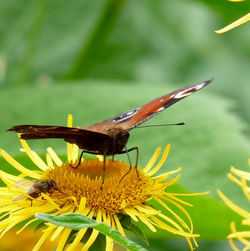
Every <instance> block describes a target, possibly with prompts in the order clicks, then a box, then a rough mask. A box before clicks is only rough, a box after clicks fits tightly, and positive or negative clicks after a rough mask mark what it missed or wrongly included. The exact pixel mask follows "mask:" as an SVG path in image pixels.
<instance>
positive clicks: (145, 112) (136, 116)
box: [87, 79, 213, 132]
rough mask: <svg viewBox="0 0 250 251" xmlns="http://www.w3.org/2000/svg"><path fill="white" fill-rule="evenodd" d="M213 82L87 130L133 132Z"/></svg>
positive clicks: (181, 92) (139, 108)
mask: <svg viewBox="0 0 250 251" xmlns="http://www.w3.org/2000/svg"><path fill="white" fill-rule="evenodd" d="M212 81H213V79H211V80H207V81H203V82H201V83H199V84H196V85H192V86H188V87H185V88H182V89H179V90H176V91H174V92H171V93H169V94H167V95H165V96H162V97H160V98H157V99H154V100H153V101H151V102H149V103H147V104H146V105H144V106H142V107H138V108H135V109H132V110H129V111H127V112H123V113H121V114H120V115H118V116H116V117H114V118H111V119H107V120H104V121H102V122H100V123H97V124H94V125H91V126H89V127H87V129H88V130H93V131H96V132H103V131H105V128H107V127H111V128H122V129H124V130H131V129H133V128H135V127H137V126H139V125H140V124H142V123H144V122H145V121H147V120H149V119H150V118H152V117H154V116H155V115H157V114H158V113H159V112H161V111H163V110H165V109H166V108H168V107H169V106H171V105H173V104H174V103H176V102H178V101H180V100H181V99H183V98H185V97H188V96H189V95H191V94H193V93H194V92H196V91H198V90H200V89H201V88H203V87H205V86H206V85H208V84H209V83H211V82H212Z"/></svg>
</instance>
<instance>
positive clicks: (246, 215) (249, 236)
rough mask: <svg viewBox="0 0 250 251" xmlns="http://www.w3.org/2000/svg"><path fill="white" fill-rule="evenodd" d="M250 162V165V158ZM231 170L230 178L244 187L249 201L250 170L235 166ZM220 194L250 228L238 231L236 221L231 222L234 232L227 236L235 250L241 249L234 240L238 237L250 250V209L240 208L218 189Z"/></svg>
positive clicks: (244, 224)
mask: <svg viewBox="0 0 250 251" xmlns="http://www.w3.org/2000/svg"><path fill="white" fill-rule="evenodd" d="M248 163H249V165H250V159H248ZM230 171H231V172H230V173H229V174H228V178H229V179H230V180H232V181H233V182H234V183H236V184H237V185H238V186H240V187H241V188H242V192H243V193H244V195H245V196H246V198H247V199H248V201H250V186H249V185H248V184H247V182H249V181H250V172H246V171H242V170H239V169H236V168H234V167H231V170H230ZM218 194H219V196H220V197H221V198H222V200H223V201H224V202H225V203H226V204H227V206H228V207H230V208H231V209H232V210H233V211H235V212H236V213H237V214H239V215H240V216H241V217H242V218H243V219H242V222H241V224H242V225H243V226H246V227H248V228H249V230H248V231H237V229H236V224H235V222H231V224H230V229H231V232H232V233H231V234H229V235H228V236H227V238H228V239H229V243H230V245H231V247H232V249H233V250H235V251H239V250H240V249H238V248H237V246H236V245H235V243H234V242H233V240H234V239H237V240H238V241H239V242H240V243H242V244H243V246H245V248H244V250H249V249H250V211H249V210H244V209H242V208H240V207H239V206H237V205H236V204H234V203H233V202H232V201H230V200H229V199H228V198H227V197H226V196H225V195H224V194H223V193H222V192H221V191H220V190H218ZM242 250H243V249H242Z"/></svg>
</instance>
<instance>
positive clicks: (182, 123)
mask: <svg viewBox="0 0 250 251" xmlns="http://www.w3.org/2000/svg"><path fill="white" fill-rule="evenodd" d="M176 125H177V126H179V125H186V123H185V122H180V123H175V124H162V125H145V126H137V127H135V128H146V127H159V126H176Z"/></svg>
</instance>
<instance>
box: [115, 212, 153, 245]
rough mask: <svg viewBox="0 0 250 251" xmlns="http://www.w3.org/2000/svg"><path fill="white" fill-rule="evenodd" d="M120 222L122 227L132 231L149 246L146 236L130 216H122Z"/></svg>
mask: <svg viewBox="0 0 250 251" xmlns="http://www.w3.org/2000/svg"><path fill="white" fill-rule="evenodd" d="M119 220H120V222H121V225H122V226H123V227H124V228H125V229H127V230H129V231H131V232H132V233H133V234H135V235H136V236H137V237H139V238H140V239H141V240H142V241H143V242H144V243H145V244H147V245H149V242H148V239H147V236H146V234H145V233H144V232H143V231H142V230H141V229H140V228H139V227H137V226H136V225H135V222H134V221H132V219H131V218H130V217H129V216H128V215H122V216H121V219H119ZM142 229H143V228H142Z"/></svg>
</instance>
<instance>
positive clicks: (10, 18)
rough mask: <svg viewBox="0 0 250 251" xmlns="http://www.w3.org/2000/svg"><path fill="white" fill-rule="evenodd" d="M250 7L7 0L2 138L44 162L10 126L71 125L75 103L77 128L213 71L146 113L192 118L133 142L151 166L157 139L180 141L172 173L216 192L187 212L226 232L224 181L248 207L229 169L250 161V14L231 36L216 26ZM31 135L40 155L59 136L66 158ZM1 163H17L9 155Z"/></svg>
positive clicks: (140, 133) (212, 234)
mask: <svg viewBox="0 0 250 251" xmlns="http://www.w3.org/2000/svg"><path fill="white" fill-rule="evenodd" d="M248 9H249V2H248V1H245V2H242V3H232V2H228V1H222V0H217V1H210V0H200V1H191V0H189V1H165V0H158V1H151V0H145V1H123V0H106V1H87V0H85V1H66V0H60V1H59V0H52V1H48V0H36V1H33V0H19V1H15V0H11V1H0V16H1V19H0V37H1V40H0V51H1V53H0V84H1V86H0V131H1V133H0V142H1V146H0V147H1V148H3V149H5V150H7V151H8V152H10V153H11V154H14V155H15V157H16V158H17V160H18V161H20V162H21V163H22V164H24V165H25V166H27V167H29V168H31V169H34V168H35V166H34V164H33V163H32V162H31V161H30V160H28V159H27V158H26V157H24V154H23V153H22V154H21V155H20V153H19V151H18V149H19V147H20V145H19V143H18V144H17V143H16V142H17V136H16V135H14V134H11V133H7V132H5V130H6V129H8V128H10V127H12V126H13V125H16V124H48V125H53V124H55V125H65V124H66V116H67V114H68V113H72V114H73V116H74V120H75V122H74V124H75V125H76V126H83V125H89V124H91V123H94V122H97V121H100V120H102V119H106V118H108V117H112V116H113V115H116V114H119V113H120V112H122V111H125V110H128V109H131V108H134V107H138V106H140V105H142V104H145V103H146V102H148V101H150V100H152V99H154V98H156V97H158V96H161V95H164V94H166V93H168V92H170V91H172V90H174V89H177V88H181V87H183V86H186V85H191V84H195V83H197V82H199V81H202V80H206V79H209V78H211V77H215V81H214V82H213V83H212V84H211V85H210V86H208V87H207V88H206V89H204V90H202V91H200V92H198V93H197V94H195V95H194V96H192V97H189V98H187V99H186V100H184V101H182V102H181V103H179V104H176V105H175V106H173V107H171V108H170V109H169V110H168V111H165V112H163V113H162V114H161V115H158V116H157V117H156V118H154V119H152V122H151V121H149V122H148V124H163V123H173V122H181V121H185V122H186V123H187V125H186V126H184V127H167V128H148V129H146V128H145V129H135V130H133V131H132V132H131V138H130V140H129V146H138V147H139V149H140V159H139V163H140V166H144V165H145V164H146V163H147V161H148V160H149V158H150V157H151V155H152V152H153V151H154V149H155V148H156V147H158V146H162V147H165V145H166V144H168V143H171V145H172V149H171V151H170V155H169V158H168V160H167V163H166V164H165V165H164V167H163V168H162V171H166V170H173V169H175V168H177V167H179V166H181V167H183V170H182V176H181V179H180V181H179V183H180V184H181V185H180V184H179V185H178V186H175V187H173V189H180V191H192V192H202V191H206V190H210V191H211V194H210V195H209V196H208V197H206V198H201V199H197V197H194V198H192V199H191V198H186V199H187V200H188V201H189V202H190V203H193V204H194V205H195V206H194V208H190V209H189V210H188V211H189V212H190V214H191V216H192V219H193V221H194V227H195V232H196V233H200V234H201V239H203V240H221V239H225V236H226V235H227V234H228V231H229V226H228V225H229V222H230V221H231V220H236V221H239V218H238V217H237V216H236V215H235V214H234V213H232V212H231V211H230V210H229V209H227V208H226V207H225V206H224V205H222V203H221V201H220V199H219V198H218V196H217V194H216V189H218V188H220V189H221V190H222V191H223V192H224V193H225V194H226V195H227V196H228V197H229V198H230V199H231V200H232V201H234V202H235V203H237V204H239V205H240V206H243V207H246V206H249V205H248V204H247V202H246V200H245V198H244V196H243V194H242V192H241V190H240V189H239V188H238V187H237V186H236V185H235V184H232V182H231V181H229V180H228V179H227V177H226V174H227V172H228V171H229V168H230V166H232V165H233V166H235V167H236V168H239V169H246V168H247V167H248V165H247V158H248V157H250V156H249V149H250V143H249V135H250V127H249V125H250V113H249V106H250V99H249V92H250V85H249V55H250V54H249V53H250V43H249V38H250V33H249V32H248V29H249V24H245V25H243V26H241V27H238V28H237V29H235V30H232V31H230V32H228V33H226V34H223V35H217V34H215V33H214V30H217V29H219V28H222V27H224V26H225V25H227V24H229V23H231V22H233V21H235V20H236V19H238V18H240V17H241V16H243V15H244V14H246V13H247V10H248ZM30 145H31V146H32V149H35V150H36V151H38V152H40V153H41V154H44V153H45V150H46V147H48V146H50V145H52V147H53V148H55V149H56V151H57V152H58V153H59V154H60V155H61V156H62V157H63V158H65V151H66V147H65V144H64V143H63V142H62V141H60V140H58V141H56V140H47V141H46V140H44V141H33V142H30ZM134 157H135V156H134V155H131V158H132V159H133V160H134ZM43 158H44V156H43ZM119 158H124V159H125V160H126V156H124V157H122V156H119ZM0 165H1V169H2V170H8V171H10V172H13V168H11V167H10V166H9V165H8V164H7V163H6V162H5V161H4V160H3V159H2V158H0ZM134 229H135V228H134ZM140 229H142V230H143V232H144V227H142V228H140ZM165 236H166V233H164V234H163V233H162V232H161V231H159V233H156V234H155V235H154V237H152V236H151V235H150V236H149V237H150V238H155V239H157V241H156V242H157V243H158V247H162V248H163V247H165V245H166V243H165V242H164V241H163V240H161V241H159V238H160V239H164V237H165ZM141 237H142V236H141ZM149 243H151V241H150V240H149ZM159 243H160V244H159ZM214 243H215V242H213V243H212V244H211V245H212V246H213V248H211V249H213V250H216V248H215V246H214V245H215V244H214ZM169 245H170V246H171V244H169ZM170 246H168V250H170V249H171V248H170ZM205 246H206V244H204V246H202V250H206V248H205ZM208 246H209V244H208V245H207V247H208ZM154 247H155V250H158V249H157V248H158V247H157V248H156V246H154ZM209 247H211V246H209ZM163 249H164V248H163ZM165 249H166V248H165ZM173 250H177V247H176V249H175V248H173ZM180 250H183V249H182V248H180ZM184 250H185V248H184Z"/></svg>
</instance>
